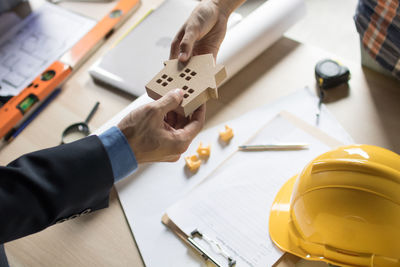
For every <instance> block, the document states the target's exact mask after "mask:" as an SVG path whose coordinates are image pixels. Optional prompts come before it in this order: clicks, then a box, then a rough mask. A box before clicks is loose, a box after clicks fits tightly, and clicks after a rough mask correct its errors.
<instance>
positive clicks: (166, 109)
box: [118, 89, 205, 163]
mask: <svg viewBox="0 0 400 267" xmlns="http://www.w3.org/2000/svg"><path fill="white" fill-rule="evenodd" d="M182 99H183V92H182V90H180V89H176V90H174V91H171V92H169V93H168V94H166V95H165V96H163V97H162V98H160V99H159V100H157V101H155V102H153V103H150V104H147V105H144V106H142V107H140V108H138V109H136V110H134V111H132V112H131V113H130V114H129V115H127V116H126V117H125V118H124V119H122V121H121V122H120V123H119V124H118V128H119V129H120V130H121V131H122V133H123V134H124V135H125V137H126V138H127V140H128V142H129V144H130V146H131V148H132V151H133V153H134V154H135V157H136V160H137V162H138V163H144V162H155V161H170V162H172V161H177V160H178V159H179V157H180V155H181V154H182V153H183V152H185V151H186V149H187V148H188V146H189V144H190V143H191V141H192V140H193V138H194V137H195V136H196V135H197V134H198V133H199V132H200V130H201V128H202V127H203V125H204V120H205V106H204V105H203V106H201V107H200V108H199V109H197V110H196V111H195V112H194V113H193V115H192V116H191V118H190V119H189V118H184V117H182V116H180V115H178V114H177V113H175V112H174V111H173V110H175V109H176V108H178V107H179V105H180V103H181V102H182Z"/></svg>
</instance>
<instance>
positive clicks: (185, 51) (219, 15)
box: [170, 0, 244, 62]
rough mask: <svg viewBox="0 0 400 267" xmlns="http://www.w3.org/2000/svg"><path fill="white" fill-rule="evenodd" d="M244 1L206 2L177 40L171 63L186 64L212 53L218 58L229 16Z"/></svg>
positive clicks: (172, 46) (174, 44)
mask: <svg viewBox="0 0 400 267" xmlns="http://www.w3.org/2000/svg"><path fill="white" fill-rule="evenodd" d="M243 2H244V0H203V1H201V2H200V3H199V5H198V6H197V7H196V8H195V9H194V10H193V12H192V14H191V15H190V17H189V18H188V19H187V21H186V22H185V24H184V25H183V26H182V28H181V29H180V30H179V32H178V33H177V35H176V36H175V38H174V40H173V42H172V44H171V51H170V59H175V58H178V60H179V61H181V62H186V61H188V60H189V58H190V57H191V56H195V55H202V54H209V53H212V54H213V55H214V58H215V59H216V58H217V54H218V50H219V47H220V45H221V43H222V41H223V40H224V37H225V33H226V28H227V23H228V18H229V16H230V14H231V13H232V12H233V11H234V10H235V9H236V8H237V7H238V6H239V5H240V4H241V3H243Z"/></svg>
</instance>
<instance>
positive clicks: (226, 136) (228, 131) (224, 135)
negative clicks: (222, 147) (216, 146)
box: [219, 125, 233, 142]
mask: <svg viewBox="0 0 400 267" xmlns="http://www.w3.org/2000/svg"><path fill="white" fill-rule="evenodd" d="M219 137H220V138H221V139H222V140H223V141H225V142H229V141H230V140H231V139H232V138H233V130H232V128H230V127H229V126H228V125H225V131H223V132H219Z"/></svg>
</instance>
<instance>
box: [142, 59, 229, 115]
mask: <svg viewBox="0 0 400 267" xmlns="http://www.w3.org/2000/svg"><path fill="white" fill-rule="evenodd" d="M164 65H165V67H164V68H163V69H162V70H161V71H160V72H159V73H157V75H156V76H154V78H153V79H152V80H151V81H150V82H149V83H148V84H147V85H146V91H147V94H148V96H149V97H151V98H153V99H155V100H157V99H159V98H161V97H162V96H164V95H165V94H166V93H167V92H169V91H171V90H174V89H176V88H181V89H182V90H183V91H184V95H183V101H182V103H181V105H180V108H179V109H178V110H176V112H178V113H179V114H182V115H184V116H185V117H187V116H189V115H191V114H192V113H193V112H194V111H195V110H196V109H197V108H198V107H200V106H201V105H202V104H204V103H205V102H207V101H208V100H209V99H210V98H215V99H217V98H218V89H217V87H218V86H219V85H220V84H221V83H222V82H223V80H224V79H225V78H226V71H225V67H224V66H223V65H216V64H215V61H214V57H213V55H212V54H205V55H199V56H193V57H192V58H191V59H190V61H189V63H188V64H187V65H186V66H182V65H181V63H180V62H178V60H177V59H173V60H168V61H166V62H164Z"/></svg>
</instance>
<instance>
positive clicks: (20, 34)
mask: <svg viewBox="0 0 400 267" xmlns="http://www.w3.org/2000/svg"><path fill="white" fill-rule="evenodd" d="M94 25H95V21H94V20H92V19H89V18H87V17H83V16H79V15H77V14H75V13H72V12H69V11H67V10H65V9H62V8H60V7H57V6H55V5H53V4H49V3H44V4H43V5H42V6H41V7H40V8H39V9H38V10H37V11H34V12H33V13H32V14H30V15H29V16H28V17H27V18H25V19H24V20H23V21H22V22H20V23H18V24H16V25H15V26H14V27H12V28H11V29H10V30H9V31H7V32H6V33H5V34H3V35H2V36H1V38H0V96H14V95H17V94H18V93H19V92H20V91H21V90H23V89H24V88H25V87H26V86H27V85H29V84H30V83H31V82H32V81H33V79H34V78H36V76H37V75H39V74H40V73H41V72H42V71H44V70H45V69H46V68H47V67H48V66H49V65H50V64H51V63H53V62H54V61H55V60H57V59H58V58H60V57H61V56H62V55H63V54H64V53H65V52H66V51H67V50H68V49H70V48H71V47H72V46H73V45H74V44H75V43H76V42H77V41H79V39H81V38H82V37H83V36H84V35H85V34H86V33H87V32H88V31H89V30H90V29H91V28H92V27H93V26H94Z"/></svg>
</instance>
